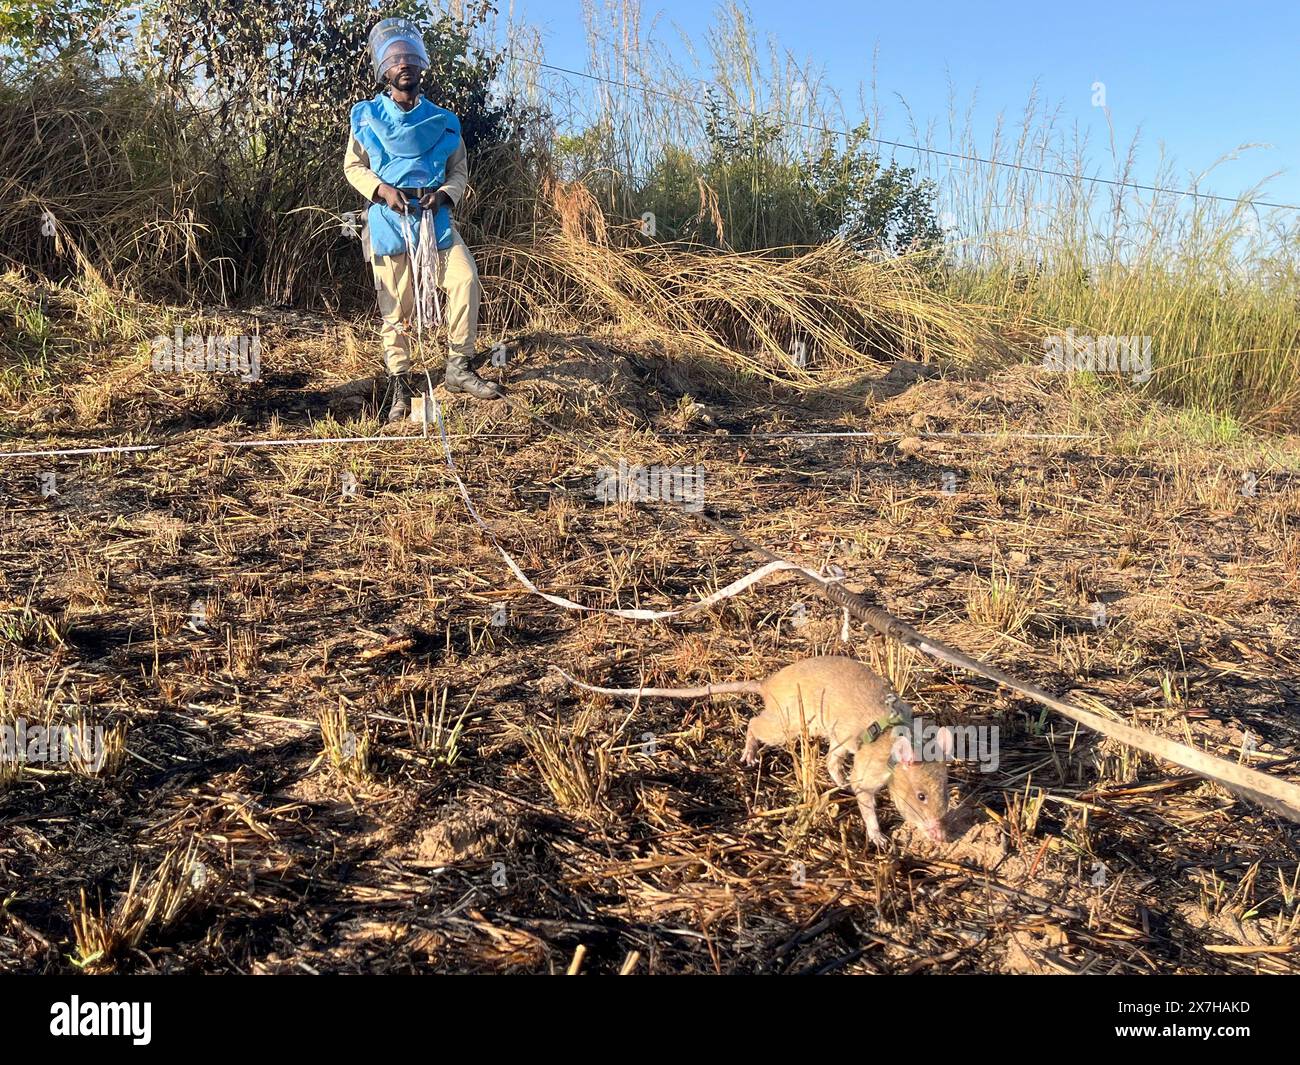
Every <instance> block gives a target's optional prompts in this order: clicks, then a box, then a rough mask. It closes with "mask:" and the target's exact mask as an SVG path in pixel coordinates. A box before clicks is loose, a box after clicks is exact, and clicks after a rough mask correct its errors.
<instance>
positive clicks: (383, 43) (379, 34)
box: [368, 18, 429, 85]
mask: <svg viewBox="0 0 1300 1065" xmlns="http://www.w3.org/2000/svg"><path fill="white" fill-rule="evenodd" d="M368 48H369V51H370V62H371V63H372V64H373V68H374V71H375V81H377V82H379V83H380V84H381V85H382V84H383V82H384V75H385V74H386V73H388V71H389V70H391V69H392V68H393V67H398V66H402V65H403V64H406V65H409V66H414V67H419V68H420V69H421V70H428V69H429V52H428V50H427V49H426V48H425V47H424V34H422V33H421V32H420V27H419V26H417V25H416V24H415V23H414V22H412V21H411V20H410V19H405V18H386V19H384V20H383V21H382V22H378V23H376V24H375V28H374V29H372V30H371V31H370V39H369V42H368Z"/></svg>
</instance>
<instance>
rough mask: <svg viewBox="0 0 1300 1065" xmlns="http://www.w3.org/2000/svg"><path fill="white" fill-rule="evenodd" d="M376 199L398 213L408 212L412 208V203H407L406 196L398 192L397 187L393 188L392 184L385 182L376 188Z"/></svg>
mask: <svg viewBox="0 0 1300 1065" xmlns="http://www.w3.org/2000/svg"><path fill="white" fill-rule="evenodd" d="M375 199H377V200H378V201H379V202H380V203H382V204H385V205H386V206H388V207H391V208H392V209H393V210H394V211H396V212H397V213H398V214H406V212H407V211H408V210H410V205H409V204H408V203H407V200H406V197H405V196H403V195H402V194H401V193H400V192H398V191H397V189H395V188H393V186H392V185H387V184H384V185H380V186H379V188H377V189H375Z"/></svg>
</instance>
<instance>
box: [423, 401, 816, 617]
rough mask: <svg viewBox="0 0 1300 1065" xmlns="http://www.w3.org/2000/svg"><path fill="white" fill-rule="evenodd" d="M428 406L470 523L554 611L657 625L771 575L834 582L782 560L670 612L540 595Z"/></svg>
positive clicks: (437, 409)
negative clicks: (490, 521)
mask: <svg viewBox="0 0 1300 1065" xmlns="http://www.w3.org/2000/svg"><path fill="white" fill-rule="evenodd" d="M430 405H432V407H433V420H434V424H436V425H437V427H438V435H439V437H440V438H441V440H442V450H443V454H444V456H445V457H446V459H447V470H448V472H449V473H450V474H451V478H452V480H453V481H455V482H456V488H457V489H458V490H459V491H460V497H461V499H462V500H464V502H465V509H466V510H468V511H469V515H470V517H471V518H473V519H474V523H475V524H476V525H477V526H478V527H479V528H480V529H481V530H482V531H483V533H484V535H485V536H487V538H488V539H489V540H490V541H491V542H492V546H493V547H495V548H496V549H497V552H498V553H499V554H500V555H501V558H502V559H503V560H504V561H505V564H506V565H507V566H508V567H509V568H510V572H511V573H513V574H514V575H515V579H516V580H518V581H519V583H520V584H522V585H523V586H524V587H525V588H527V589H528V591H529V592H531V593H532V594H533V595H537V596H541V598H543V599H545V600H546V601H547V602H548V603H551V604H553V605H555V606H558V607H563V608H564V609H565V610H578V611H581V612H582V613H585V614H607V615H610V616H611V617H616V618H626V619H628V620H630V621H660V620H662V619H664V618H673V617H680V616H681V615H683V614H690V613H693V612H695V611H697V610H706V609H707V608H709V607H711V606H713V605H714V604H715V603H720V602H722V600H724V599H730V598H731V597H732V596H733V595H738V594H740V593H741V592H743V591H744V590H745V589H746V588H748V587H749V586H750V585H752V584H755V583H757V582H758V581H761V580H762V579H763V578H764V577H767V576H769V575H770V574H773V573H779V572H780V571H782V570H797V571H799V572H801V573H803V574H805V575H807V576H808V577H811V578H812V579H813V580H815V581H818V582H819V583H821V584H828V583H831V581H832V580H833V579H835V578H827V577H823V576H821V574H818V573H814V572H813V571H812V570H810V569H807V568H806V567H804V566H801V565H799V564H798V563H796V562H786V561H784V560H781V561H776V562H769V563H768V564H767V565H765V566H760V567H759V568H758V569H756V570H754V571H753V572H751V573H747V574H746V575H745V576H743V577H741V578H740V579H739V580H735V581H732V582H731V583H730V584H728V585H727V586H726V587H725V588H721V589H719V590H718V591H716V592H714V593H713V594H712V595H709V596H706V597H705V598H704V599H702V600H700V601H699V602H698V603H692V604H691V605H690V606H684V607H678V608H677V609H674V610H633V609H617V608H614V607H597V606H584V605H583V604H582V603H575V602H574V601H573V600H572V599H565V598H564V597H563V596H559V595H551V594H549V593H548V592H544V591H542V590H541V589H540V588H538V587H537V585H536V584H534V583H533V582H532V581H531V580H529V579H528V575H527V574H526V573H524V571H523V570H522V569H520V568H519V565H518V563H516V562H515V560H514V559H513V558H512V557H511V556H510V552H508V551H507V550H506V549H505V548H504V547H502V546H501V542H500V541H499V540H498V539H497V538H496V535H495V534H494V533H493V532H492V530H491V529H490V528H488V526H487V523H486V522H485V521H484V520H483V517H482V515H481V514H479V512H478V508H477V507H476V506H474V501H473V500H472V499H471V498H470V495H469V489H468V488H466V487H465V482H464V481H463V480H461V476H460V473H459V472H458V471H457V469H456V460H455V458H453V457H452V453H451V443H450V440H449V438H448V436H447V425H446V422H445V421H444V420H443V417H442V404H440V403H439V402H438V401H437V400H436V399H432V397H431V403H430V401H428V400H426V403H425V409H426V411H427V410H428V408H429V406H430Z"/></svg>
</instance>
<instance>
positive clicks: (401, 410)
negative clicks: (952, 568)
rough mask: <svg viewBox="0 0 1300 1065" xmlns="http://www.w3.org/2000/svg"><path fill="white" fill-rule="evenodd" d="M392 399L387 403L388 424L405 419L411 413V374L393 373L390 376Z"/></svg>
mask: <svg viewBox="0 0 1300 1065" xmlns="http://www.w3.org/2000/svg"><path fill="white" fill-rule="evenodd" d="M390 381H391V385H390V391H391V392H392V396H393V401H392V402H391V403H390V404H389V405H388V424H389V425H392V424H393V423H394V422H401V421H405V420H406V419H407V417H409V415H410V413H411V375H410V374H409V373H395V374H393V375H392V376H391V378H390Z"/></svg>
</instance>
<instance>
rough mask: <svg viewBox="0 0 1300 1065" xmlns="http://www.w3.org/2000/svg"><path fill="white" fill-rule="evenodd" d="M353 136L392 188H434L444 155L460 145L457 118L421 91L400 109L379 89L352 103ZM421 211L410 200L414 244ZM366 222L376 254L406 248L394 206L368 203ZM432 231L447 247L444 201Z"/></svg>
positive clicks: (442, 172) (448, 155)
mask: <svg viewBox="0 0 1300 1065" xmlns="http://www.w3.org/2000/svg"><path fill="white" fill-rule="evenodd" d="M352 135H353V136H354V137H356V139H357V140H358V141H359V142H360V143H361V147H363V148H364V149H365V150H366V154H367V155H368V156H369V157H370V169H371V170H373V171H374V172H375V173H376V174H378V175H379V178H380V180H381V181H384V182H385V183H387V184H389V185H393V186H395V187H397V188H424V187H426V186H427V187H431V188H437V187H438V186H439V185H441V184H442V183H443V182H444V181H446V179H447V160H448V159H450V158H451V153H452V152H454V151H455V150H456V148H457V146H458V145H459V144H460V119H458V118H457V117H456V116H455V115H454V114H452V113H451V112H450V111H448V110H447V109H446V108H443V107H438V106H436V105H435V104H431V103H430V102H429V101H428V100H426V99H425V98H424V97H423V96H421V97H420V100H419V102H418V103H417V104H416V105H415V106H414V107H413V108H411V110H409V111H403V110H402V109H401V108H400V107H398V106H397V104H395V103H394V102H393V100H392V98H391V97H390V96H389V95H388V94H387V93H386V92H381V93H380V94H379V95H378V96H376V97H375V98H374V99H373V100H362V101H361V103H359V104H357V105H356V106H355V107H353V108H352ZM420 213H421V208H420V207H419V206H418V205H414V204H413V205H412V208H411V214H410V215H409V218H410V221H411V240H412V242H413V243H415V244H418V243H419V229H420V225H419V223H420ZM366 221H367V223H368V225H369V227H370V249H371V251H372V252H373V253H374V254H375V255H398V254H401V253H402V252H405V251H406V241H405V240H404V239H403V237H402V219H401V216H400V215H399V214H397V212H396V211H394V210H393V209H392V208H390V207H388V206H387V205H386V204H380V203H375V204H371V206H370V210H369V211H367V212H366ZM433 232H434V235H435V237H436V238H437V241H438V247H439V248H450V247H451V244H452V241H453V239H454V237H453V234H452V230H451V207H450V205H448V204H443V206H442V207H440V208H439V209H438V213H437V214H436V215H434V218H433Z"/></svg>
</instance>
